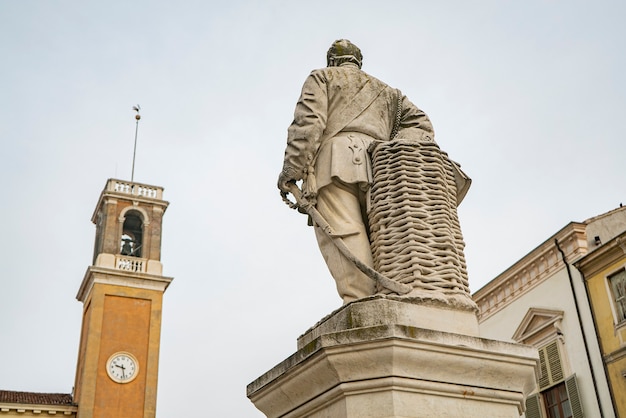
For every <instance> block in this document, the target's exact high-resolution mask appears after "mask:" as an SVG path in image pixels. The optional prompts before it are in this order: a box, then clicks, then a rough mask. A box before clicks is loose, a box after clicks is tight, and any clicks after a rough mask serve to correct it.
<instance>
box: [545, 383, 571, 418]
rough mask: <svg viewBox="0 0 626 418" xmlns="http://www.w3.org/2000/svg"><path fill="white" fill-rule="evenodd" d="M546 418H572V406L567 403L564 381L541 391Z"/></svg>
mask: <svg viewBox="0 0 626 418" xmlns="http://www.w3.org/2000/svg"><path fill="white" fill-rule="evenodd" d="M543 399H544V400H545V403H546V411H548V418H572V408H571V407H570V404H569V397H568V396H567V389H566V388H565V383H561V384H558V385H556V386H555V387H553V388H551V389H548V390H546V391H545V392H544V393H543Z"/></svg>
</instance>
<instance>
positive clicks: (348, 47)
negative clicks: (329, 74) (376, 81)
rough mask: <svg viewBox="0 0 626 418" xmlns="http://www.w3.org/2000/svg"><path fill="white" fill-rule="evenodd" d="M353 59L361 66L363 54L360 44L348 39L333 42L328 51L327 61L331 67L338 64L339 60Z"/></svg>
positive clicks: (352, 60)
mask: <svg viewBox="0 0 626 418" xmlns="http://www.w3.org/2000/svg"><path fill="white" fill-rule="evenodd" d="M338 59H339V60H341V61H344V62H345V61H351V62H354V63H355V64H357V65H358V66H359V68H361V65H362V63H363V54H361V50H360V49H359V47H358V46H356V45H355V44H353V43H352V42H350V41H349V40H347V39H339V40H336V41H335V42H333V44H332V45H331V46H330V48H329V49H328V52H327V53H326V62H327V64H328V66H329V67H331V66H334V65H338V63H337V61H338Z"/></svg>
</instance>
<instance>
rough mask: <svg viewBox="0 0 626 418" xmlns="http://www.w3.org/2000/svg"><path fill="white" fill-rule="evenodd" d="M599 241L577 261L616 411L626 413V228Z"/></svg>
mask: <svg viewBox="0 0 626 418" xmlns="http://www.w3.org/2000/svg"><path fill="white" fill-rule="evenodd" d="M599 240H600V238H599ZM599 244H600V246H599V247H598V248H597V249H595V250H594V251H592V252H590V253H589V254H587V255H586V256H585V257H583V258H582V259H580V260H579V261H578V262H576V263H575V265H576V267H577V268H578V269H579V270H580V272H581V273H582V274H583V277H584V280H585V284H586V287H587V293H588V295H589V300H590V305H591V310H592V312H593V317H594V319H595V327H596V332H597V334H598V339H599V342H600V350H601V352H602V361H603V365H604V369H605V373H606V375H607V378H608V381H609V389H610V391H611V397H612V399H613V404H614V405H615V411H616V413H617V416H618V417H626V232H623V233H622V234H620V235H618V236H617V237H615V238H613V239H611V240H609V241H608V242H606V243H603V242H601V241H599Z"/></svg>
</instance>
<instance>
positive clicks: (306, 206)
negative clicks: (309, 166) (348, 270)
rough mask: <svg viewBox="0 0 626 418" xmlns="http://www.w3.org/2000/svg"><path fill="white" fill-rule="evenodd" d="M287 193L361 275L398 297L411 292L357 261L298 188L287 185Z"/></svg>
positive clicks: (406, 287)
mask: <svg viewBox="0 0 626 418" xmlns="http://www.w3.org/2000/svg"><path fill="white" fill-rule="evenodd" d="M289 192H290V193H291V194H292V195H293V197H294V199H296V207H297V208H300V209H302V210H303V211H304V212H306V213H307V214H308V215H309V216H310V217H311V220H313V222H314V223H315V224H316V225H317V226H319V227H320V228H321V229H322V231H324V233H325V234H326V235H327V236H328V237H329V238H330V239H331V241H332V242H333V244H335V246H336V247H337V249H338V250H339V252H340V253H341V254H343V255H344V256H345V257H346V258H347V259H348V260H350V261H351V262H352V263H354V265H355V266H356V267H357V268H358V269H359V270H361V272H363V274H365V275H367V276H368V277H369V278H371V279H372V280H374V281H376V282H378V283H379V284H380V285H381V286H383V287H384V288H385V289H389V290H391V291H392V292H395V293H397V294H399V295H405V294H407V293H409V292H410V291H411V290H413V288H412V287H411V286H409V285H408V284H405V283H400V282H396V281H395V280H391V279H390V278H388V277H385V276H383V275H382V274H380V273H379V272H377V271H376V270H374V269H373V268H371V267H370V266H368V265H367V264H365V263H363V262H362V261H361V260H359V259H358V258H357V257H356V256H355V255H354V254H353V253H352V251H350V249H349V248H348V246H347V245H346V243H345V242H343V239H341V237H338V236H336V235H333V229H332V227H331V226H330V225H329V224H328V221H326V219H324V217H323V216H322V214H321V213H319V211H318V210H317V209H315V206H314V205H313V204H311V203H310V202H309V201H308V200H307V199H306V198H305V197H304V196H302V191H301V190H300V188H298V186H297V185H296V184H295V183H289ZM283 199H285V200H286V202H287V203H288V204H289V205H290V206H292V205H293V202H291V201H289V200H288V199H287V197H286V196H284V195H283Z"/></svg>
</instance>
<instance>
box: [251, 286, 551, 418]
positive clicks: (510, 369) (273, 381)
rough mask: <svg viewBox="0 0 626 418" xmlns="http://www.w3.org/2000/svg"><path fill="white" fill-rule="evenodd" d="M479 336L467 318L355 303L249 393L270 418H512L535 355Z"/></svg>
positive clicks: (389, 303)
mask: <svg viewBox="0 0 626 418" xmlns="http://www.w3.org/2000/svg"><path fill="white" fill-rule="evenodd" d="M450 329H451V330H452V331H450ZM477 330H478V325H477V322H476V317H475V315H474V313H473V312H467V311H458V310H453V309H446V308H445V307H428V306H420V305H416V304H413V303H407V302H403V301H401V300H392V299H389V298H385V297H381V296H375V297H372V298H370V299H366V300H359V301H356V302H353V303H351V304H349V305H346V306H344V307H342V308H341V309H339V310H337V311H336V312H334V313H333V314H331V315H329V316H328V317H327V318H325V319H324V320H322V321H321V322H320V323H318V324H317V325H316V326H314V327H313V328H311V329H310V330H308V331H307V332H306V333H305V334H304V335H303V336H301V337H300V338H299V339H298V351H297V352H296V353H294V354H293V355H292V356H290V357H289V358H287V359H286V360H285V361H283V362H282V363H280V364H279V365H277V366H276V367H274V368H273V369H271V370H270V371H268V372H267V373H265V374H264V375H262V376H261V377H259V378H258V379H256V380H255V381H254V382H252V383H250V384H249V385H248V390H247V394H248V397H249V398H250V400H251V401H252V402H253V403H254V405H255V406H256V407H257V408H258V409H259V410H260V411H262V412H263V413H264V414H265V415H266V416H267V417H269V418H273V417H284V418H287V417H289V418H292V417H293V418H295V417H310V418H322V417H323V418H343V417H345V418H348V417H349V418H383V417H385V418H391V417H402V418H409V417H411V418H413V417H415V418H417V417H420V418H422V417H433V418H442V417H464V418H485V417H489V418H495V417H511V418H517V417H519V416H520V414H521V413H522V412H523V405H524V398H525V395H526V394H528V393H529V392H530V391H532V390H533V389H534V386H535V373H537V372H538V364H539V360H538V354H537V351H536V350H535V349H534V348H532V347H528V346H524V345H519V344H511V343H505V342H501V341H493V340H487V339H484V338H479V337H478V336H477Z"/></svg>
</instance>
